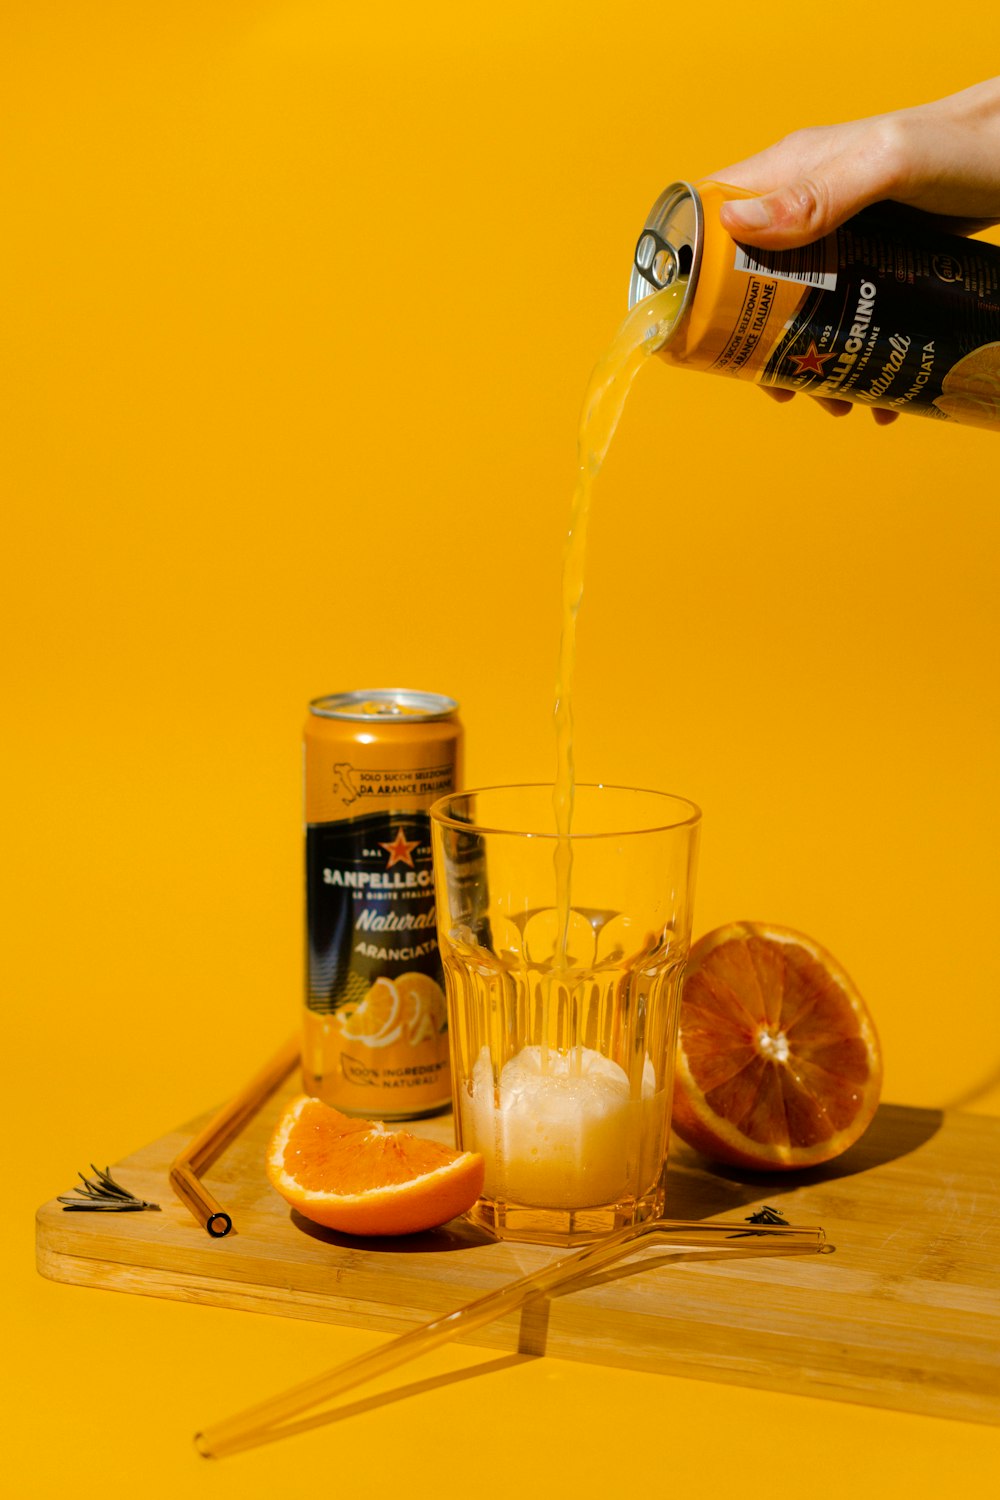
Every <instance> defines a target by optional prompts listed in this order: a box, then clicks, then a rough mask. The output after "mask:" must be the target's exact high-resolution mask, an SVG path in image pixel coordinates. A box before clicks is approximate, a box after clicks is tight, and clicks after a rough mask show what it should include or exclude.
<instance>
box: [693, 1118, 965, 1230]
mask: <svg viewBox="0 0 1000 1500" xmlns="http://www.w3.org/2000/svg"><path fill="white" fill-rule="evenodd" d="M943 1119H944V1115H943V1113H942V1111H941V1110H939V1109H913V1108H910V1107H909V1106H907V1105H904V1104H881V1105H880V1106H879V1108H878V1110H877V1111H876V1114H875V1118H874V1120H872V1123H871V1124H870V1125H869V1127H868V1129H867V1130H866V1131H865V1134H864V1135H863V1136H862V1137H861V1139H860V1140H859V1141H857V1142H856V1143H855V1144H854V1145H853V1146H852V1147H851V1148H850V1150H849V1151H845V1152H844V1154H843V1156H838V1157H836V1158H835V1159H834V1160H833V1161H828V1162H824V1163H823V1165H822V1166H818V1167H807V1168H805V1169H803V1170H802V1171H792V1172H751V1171H748V1170H747V1169H745V1168H743V1167H726V1166H720V1165H716V1164H709V1163H708V1162H707V1161H706V1160H705V1159H704V1158H703V1157H701V1156H699V1155H698V1154H697V1153H696V1152H694V1151H692V1150H690V1148H689V1147H687V1146H684V1145H683V1144H682V1143H680V1142H677V1141H676V1140H675V1142H674V1143H672V1146H671V1152H672V1155H671V1160H670V1166H669V1170H668V1172H667V1212H668V1213H669V1214H670V1215H671V1216H672V1217H675V1218H678V1219H705V1218H709V1217H711V1216H712V1215H715V1214H724V1213H733V1212H735V1211H736V1210H737V1209H739V1208H742V1207H744V1206H745V1205H746V1204H748V1203H754V1202H757V1201H758V1200H759V1199H761V1198H768V1197H773V1198H777V1197H779V1196H780V1195H781V1193H783V1192H788V1191H789V1190H790V1189H792V1188H799V1187H809V1186H811V1185H812V1184H814V1183H820V1182H831V1181H833V1180H834V1179H835V1178H837V1177H851V1176H853V1175H854V1174H855V1173H856V1172H867V1171H869V1170H870V1169H871V1168H872V1167H881V1166H884V1165H885V1163H886V1162H890V1161H896V1160H897V1159H898V1158H899V1157H901V1156H908V1155H909V1154H910V1152H911V1151H916V1150H918V1149H919V1148H920V1147H921V1146H923V1145H925V1144H926V1142H927V1141H929V1140H931V1139H932V1138H933V1137H934V1136H935V1135H936V1134H937V1132H938V1131H939V1130H940V1128H941V1123H942V1121H943Z"/></svg>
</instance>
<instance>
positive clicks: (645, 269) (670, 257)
mask: <svg viewBox="0 0 1000 1500" xmlns="http://www.w3.org/2000/svg"><path fill="white" fill-rule="evenodd" d="M692 258H693V257H692V252H691V247H690V245H682V246H681V248H680V250H679V251H678V250H675V249H674V247H673V245H671V244H670V242H669V240H665V239H664V238H663V236H662V235H659V234H657V232H656V230H655V229H644V230H643V231H642V234H641V235H640V236H639V243H638V244H637V245H636V247H635V268H636V270H637V271H638V272H639V275H640V276H641V277H642V279H643V281H645V282H648V284H649V285H650V286H651V287H653V288H654V290H656V291H658V292H659V291H662V289H663V288H664V287H665V286H670V285H671V284H672V283H673V282H675V281H676V280H677V278H678V277H679V276H687V275H689V274H690V271H691V262H692Z"/></svg>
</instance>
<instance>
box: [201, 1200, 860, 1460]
mask: <svg viewBox="0 0 1000 1500" xmlns="http://www.w3.org/2000/svg"><path fill="white" fill-rule="evenodd" d="M657 1240H665V1241H667V1242H668V1243H670V1244H672V1246H673V1247H674V1248H675V1249H679V1250H686V1249H688V1247H700V1246H704V1247H705V1251H704V1254H703V1255H699V1257H698V1258H699V1259H706V1260H716V1259H722V1260H741V1259H744V1258H749V1257H751V1256H758V1255H802V1254H810V1253H813V1254H815V1253H816V1252H818V1251H822V1250H826V1249H832V1248H833V1247H832V1246H827V1244H826V1235H825V1233H824V1231H823V1230H822V1229H819V1228H811V1229H795V1228H784V1227H782V1228H771V1227H770V1226H769V1227H768V1228H767V1229H763V1230H762V1229H756V1228H748V1227H747V1224H746V1223H745V1222H744V1223H739V1222H737V1221H734V1220H731V1219H730V1220H728V1221H726V1220H717V1221H715V1222H714V1223H705V1224H699V1223H692V1222H690V1221H687V1222H685V1221H684V1220H681V1219H651V1220H649V1221H647V1222H646V1223H645V1224H631V1225H629V1226H628V1227H627V1228H626V1229H622V1230H619V1231H618V1233H617V1234H610V1235H607V1236H606V1237H605V1238H604V1239H601V1240H598V1241H597V1242H596V1243H595V1244H593V1245H588V1246H587V1247H586V1248H585V1249H583V1250H579V1251H577V1252H576V1253H575V1254H572V1255H566V1256H563V1257H561V1258H560V1259H559V1260H556V1261H551V1262H550V1263H549V1264H548V1265H547V1266H542V1267H541V1268H540V1269H539V1270H537V1271H533V1272H532V1273H531V1274H530V1275H529V1276H523V1277H521V1279H520V1280H519V1281H514V1282H510V1283H509V1284H508V1285H507V1286H503V1287H500V1288H499V1289H498V1290H497V1291H494V1292H489V1293H488V1294H487V1295H486V1296H485V1297H480V1298H478V1299H477V1300H476V1301H475V1302H469V1303H467V1304H466V1306H464V1307H460V1308H457V1309H456V1310H455V1311H454V1312H451V1313H447V1314H445V1315H444V1316H443V1317H440V1318H435V1319H434V1320H433V1321H432V1322H430V1323H425V1324H424V1325H423V1326H422V1327H420V1328H413V1329H410V1331H409V1332H408V1333H403V1334H401V1335H400V1336H399V1337H398V1338H395V1339H391V1340H390V1341H389V1343H387V1344H383V1345H382V1346H381V1347H380V1348H378V1349H374V1350H372V1351H371V1352H370V1353H368V1354H362V1355H360V1356H359V1357H358V1358H356V1359H351V1360H348V1361H347V1362H346V1364H342V1365H338V1366H337V1368H336V1369H334V1370H329V1371H327V1372H326V1373H325V1374H323V1375H319V1376H316V1377H315V1378H314V1379H312V1380H307V1381H305V1382H304V1383H303V1384H302V1385H297V1386H294V1387H292V1389H291V1390H289V1391H286V1392H285V1393H284V1395H280V1396H275V1397H273V1398H272V1399H271V1400H270V1401H263V1402H261V1403H260V1404H259V1405H257V1406H251V1407H248V1408H247V1409H246V1410H245V1411H243V1412H240V1413H239V1414H238V1415H237V1416H235V1417H229V1418H228V1419H227V1420H226V1421H223V1422H217V1423H216V1424H215V1425H214V1426H213V1427H206V1428H205V1429H204V1430H203V1431H201V1432H199V1433H196V1434H195V1439H194V1442H195V1447H196V1448H197V1449H198V1452H199V1453H200V1454H201V1455H202V1456H203V1457H204V1458H224V1457H225V1456H226V1455H227V1454H229V1453H236V1452H238V1451H239V1450H240V1449H241V1448H251V1447H254V1446H256V1445H258V1444H261V1443H269V1442H273V1441H275V1440H276V1439H278V1438H281V1437H283V1436H285V1435H286V1431H290V1430H294V1429H291V1428H286V1427H284V1426H283V1425H282V1424H287V1423H290V1422H291V1420H292V1418H294V1417H298V1416H300V1415H301V1414H302V1413H303V1412H306V1411H308V1410H309V1409H310V1408H311V1407H314V1406H318V1405H319V1404H320V1403H321V1402H324V1401H329V1400H331V1399H332V1398H333V1397H334V1396H340V1395H342V1394H343V1393H344V1392H345V1391H349V1390H351V1389H352V1388H353V1387H354V1386H357V1385H363V1384H364V1383H365V1382H367V1381H369V1380H373V1379H374V1378H375V1377H376V1376H378V1375H384V1374H386V1373H387V1372H388V1371H389V1370H394V1369H396V1368H397V1367H398V1366H399V1365H402V1364H405V1363H406V1362H407V1361H408V1360H411V1359H416V1357H417V1356H418V1355H420V1354H426V1353H428V1352H429V1351H430V1350H431V1349H436V1348H437V1347H438V1346H439V1345H441V1344H444V1343H447V1342H448V1340H449V1339H453V1338H457V1337H458V1336H459V1335H460V1334H464V1333H469V1332H471V1331H472V1330H473V1329H475V1328H481V1327H483V1325H484V1324H486V1323H490V1322H492V1321H493V1320H494V1319H496V1318H501V1317H503V1316H504V1315H505V1314H507V1313H511V1312H515V1311H516V1310H517V1309H518V1308H520V1307H523V1306H524V1304H525V1303H526V1302H529V1301H531V1299H532V1298H534V1297H538V1296H540V1295H542V1294H544V1293H551V1292H553V1291H555V1289H556V1288H557V1287H561V1286H564V1285H566V1284H568V1283H569V1282H571V1281H575V1280H577V1279H578V1278H580V1277H582V1276H584V1275H586V1274H588V1273H589V1272H592V1271H596V1270H599V1269H601V1268H603V1267H606V1266H609V1265H611V1264H612V1263H613V1262H614V1261H616V1260H618V1259H619V1258H621V1257H622V1256H623V1255H625V1254H627V1253H629V1252H631V1250H632V1249H633V1248H634V1247H635V1246H636V1245H637V1244H638V1243H639V1242H640V1241H645V1242H654V1241H657ZM734 1241H741V1242H742V1243H734Z"/></svg>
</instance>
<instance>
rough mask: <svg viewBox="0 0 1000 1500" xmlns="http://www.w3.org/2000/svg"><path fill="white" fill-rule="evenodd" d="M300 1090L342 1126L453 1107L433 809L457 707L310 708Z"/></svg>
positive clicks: (452, 767) (359, 697)
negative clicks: (337, 1114)
mask: <svg viewBox="0 0 1000 1500" xmlns="http://www.w3.org/2000/svg"><path fill="white" fill-rule="evenodd" d="M309 708H310V712H309V717H308V719H307V722H306V730H305V802H306V939H307V954H306V966H307V978H306V1006H305V1017H304V1036H303V1048H302V1077H303V1085H304V1087H305V1089H306V1090H307V1092H309V1093H311V1094H314V1095H315V1096H316V1097H317V1098H320V1099H322V1100H323V1101H324V1102H325V1103H327V1104H330V1105H332V1106H333V1107H334V1108H335V1109H339V1110H342V1111H343V1112H344V1113H345V1114H356V1115H367V1116H377V1117H378V1118H379V1119H387V1120H401V1119H410V1118H412V1117H414V1116H417V1115H426V1114H433V1113H434V1112H435V1111H437V1110H440V1109H444V1108H446V1107H447V1106H448V1104H449V1103H450V1102H451V1083H450V1074H449V1066H448V1047H449V1044H448V1017H447V1010H446V1006H445V998H444V990H443V988H442V973H441V961H440V956H439V953H438V944H437V932H436V911H435V903H434V872H433V868H432V863H431V836H430V819H429V816H428V809H429V808H430V806H431V803H432V802H435V801H436V800H437V798H438V797H441V796H443V795H445V794H446V793H447V792H450V791H454V790H455V788H456V787H457V785H458V781H459V776H460V774H461V754H462V728H461V725H460V724H459V722H458V711H457V704H456V703H455V702H454V701H453V700H452V699H450V698H443V697H440V696H439V695H437V694H434V693H418V692H410V691H408V690H403V689H375V690H370V691H367V690H366V691H362V692H351V693H337V694H332V695H330V696H328V697H325V698H317V699H315V700H314V701H313V702H312V703H311V704H310V705H309Z"/></svg>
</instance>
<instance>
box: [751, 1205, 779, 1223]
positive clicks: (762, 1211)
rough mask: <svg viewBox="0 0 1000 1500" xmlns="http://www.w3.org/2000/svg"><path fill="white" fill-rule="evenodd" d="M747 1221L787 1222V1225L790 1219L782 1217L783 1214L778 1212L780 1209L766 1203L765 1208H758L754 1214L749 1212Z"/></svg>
mask: <svg viewBox="0 0 1000 1500" xmlns="http://www.w3.org/2000/svg"><path fill="white" fill-rule="evenodd" d="M747 1223H748V1224H785V1225H787V1224H788V1220H787V1219H785V1218H782V1216H781V1214H779V1212H778V1210H777V1209H776V1208H772V1207H771V1205H770V1204H769V1203H765V1204H764V1207H763V1208H758V1210H757V1212H756V1213H754V1214H747Z"/></svg>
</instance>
